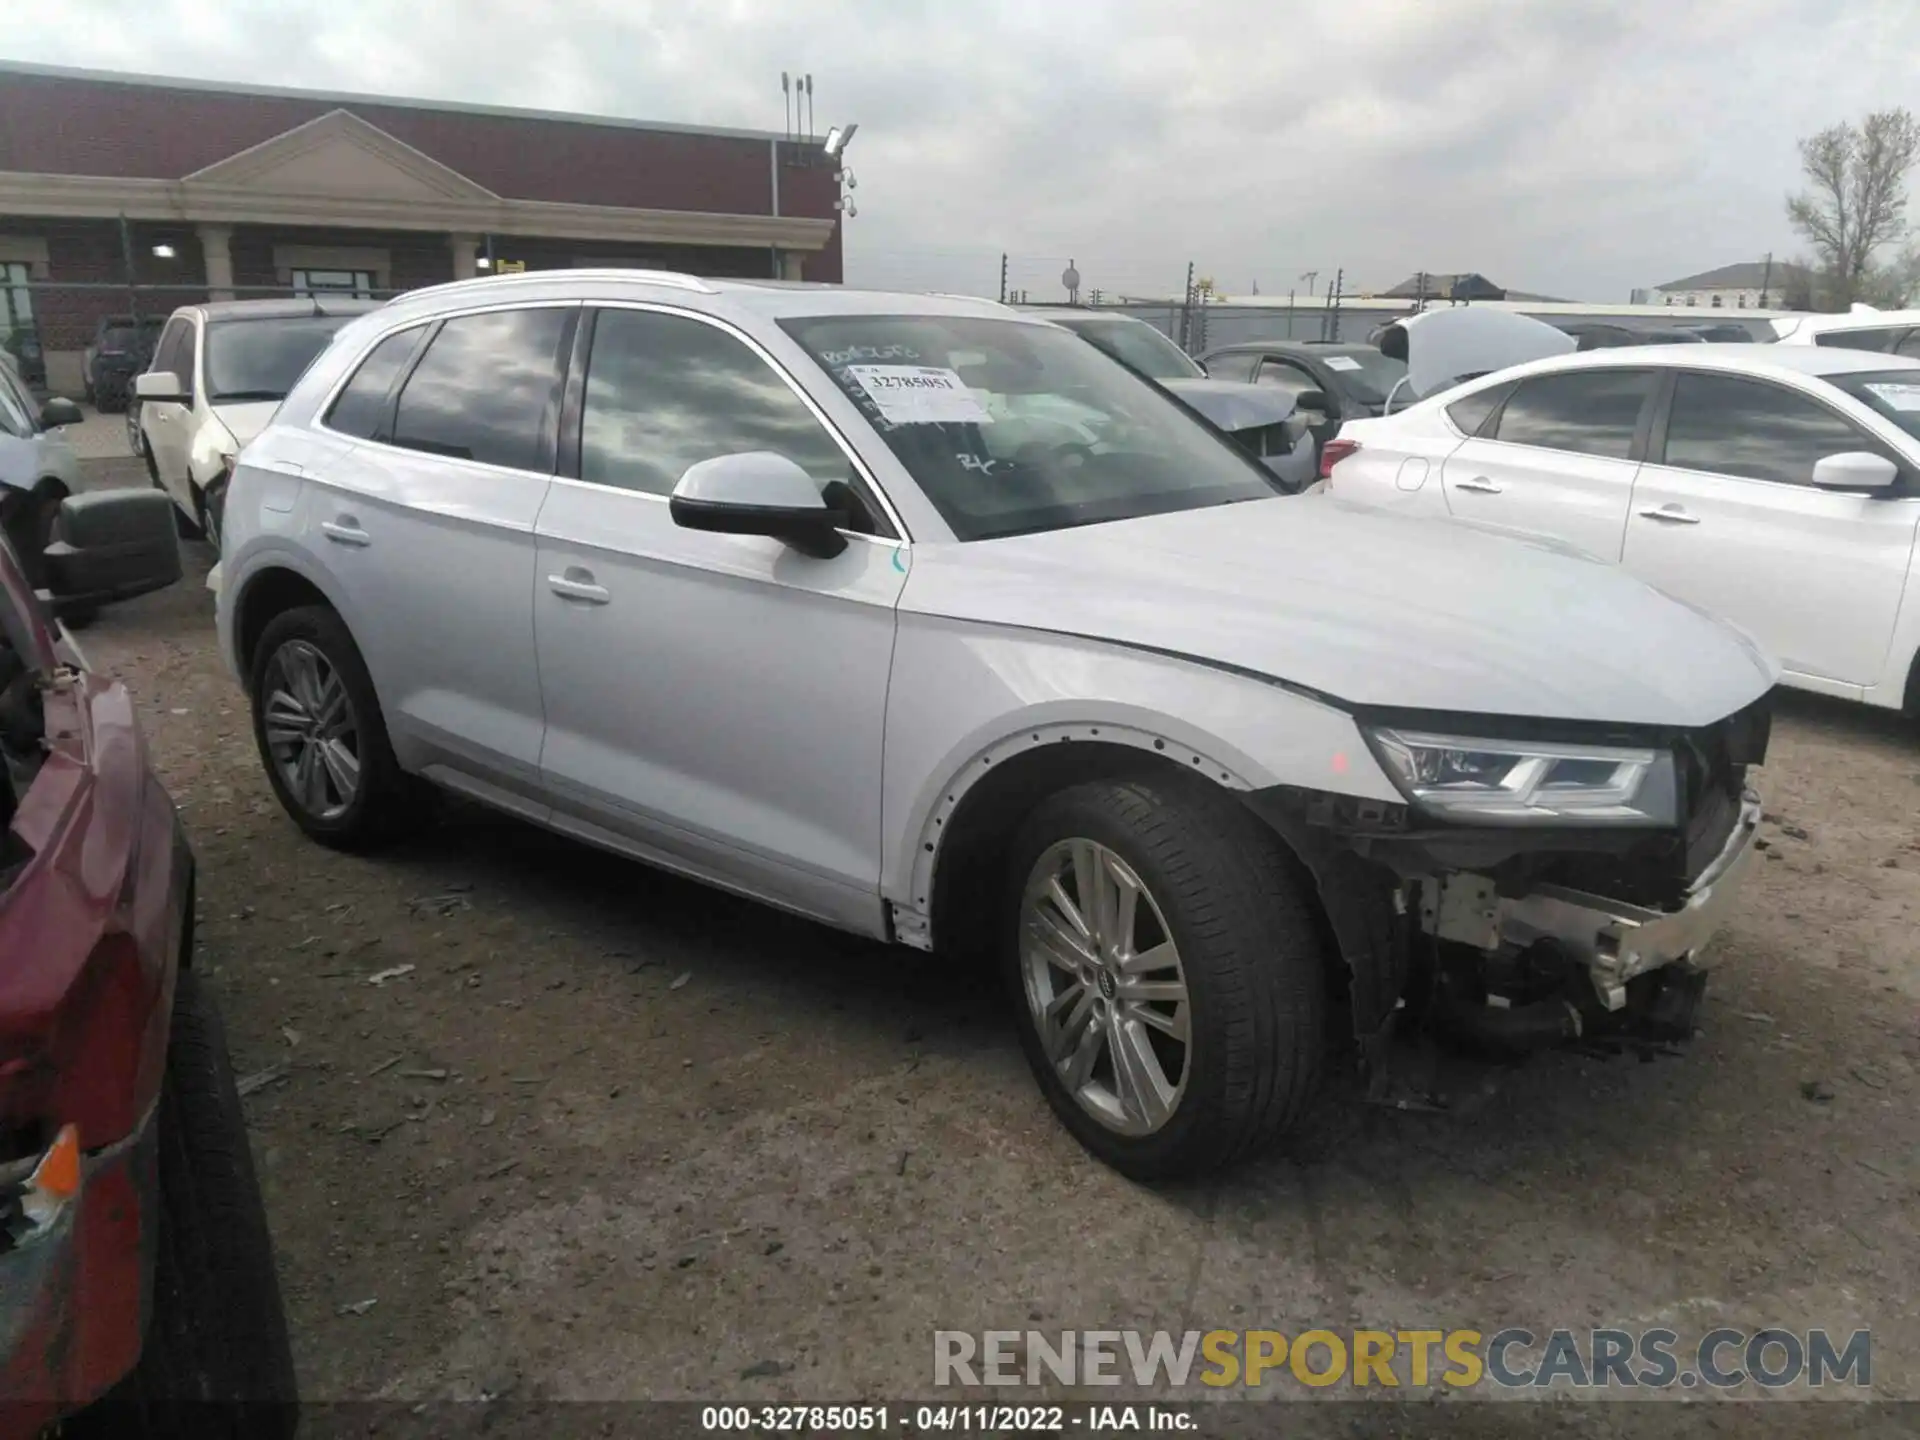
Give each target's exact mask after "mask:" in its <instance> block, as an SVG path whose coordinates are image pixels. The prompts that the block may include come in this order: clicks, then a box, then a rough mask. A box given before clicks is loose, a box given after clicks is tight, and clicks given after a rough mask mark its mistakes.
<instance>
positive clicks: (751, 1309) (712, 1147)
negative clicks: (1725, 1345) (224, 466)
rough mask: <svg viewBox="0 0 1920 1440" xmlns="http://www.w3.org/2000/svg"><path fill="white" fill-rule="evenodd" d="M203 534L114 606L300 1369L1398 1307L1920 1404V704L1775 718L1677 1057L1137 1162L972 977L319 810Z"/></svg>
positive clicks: (701, 1383)
mask: <svg viewBox="0 0 1920 1440" xmlns="http://www.w3.org/2000/svg"><path fill="white" fill-rule="evenodd" d="M93 463H94V464H95V465H96V468H97V469H98V470H99V471H100V475H99V476H98V477H97V478H98V479H100V480H102V481H105V480H107V479H109V478H111V479H116V480H117V479H125V478H126V477H127V474H128V469H127V465H126V462H119V463H118V464H115V463H112V462H93ZM190 548H191V549H192V551H193V570H194V573H193V574H192V575H191V576H190V577H189V580H188V582H187V583H185V584H183V585H181V586H178V587H175V588H174V589H173V590H171V591H169V592H166V593H163V594H160V595H156V596H152V597H148V598H147V599H145V600H142V601H138V602H134V603H131V604H128V605H126V606H123V607H120V608H118V609H116V610H113V611H111V612H109V613H108V614H107V615H105V616H104V617H102V619H101V620H100V621H99V622H98V623H97V625H96V626H95V627H94V628H93V629H91V630H89V631H87V632H86V633H85V634H84V636H83V637H82V638H83V642H84V644H85V647H86V649H87V651H88V653H89V654H90V656H91V658H92V660H93V662H94V663H95V664H96V665H97V666H99V667H102V668H105V669H109V670H112V671H114V672H117V673H119V674H120V675H122V676H123V677H124V678H125V679H126V681H127V683H128V684H129V686H130V687H131V689H132V690H133V692H134V694H135V696H136V698H137V701H138V703H139V708H140V714H141V719H142V722H143V724H144V725H145V727H146V733H147V736H148V739H149V741H150V744H151V746H152V749H153V753H154V756H155V758H156V761H157V764H158V767H159V770H160V773H161V774H162V776H163V777H164V778H165V780H166V783H167V784H168V786H169V787H170V788H171V789H172V791H173V794H174V795H175V797H176V798H177V800H178V801H179V804H180V806H181V809H182V812H183V813H184V815H185V819H186V824H187V827H188V829H189V831H190V832H191V834H192V837H193V841H194V844H195V846H196V848H197V850H198V854H199V858H200V866H201V870H200V876H201V879H200V935H199V954H198V960H197V963H198V964H199V965H200V966H201V967H203V970H204V973H206V974H208V975H209V976H210V977H211V978H212V981H213V984H214V987H215V989H216V992H217V994H218V996H219V998H220V1000H221V1003H222V1004H223V1006H224V1009H225V1012H226V1015H227V1018H228V1023H229V1026H230V1028H231V1032H232V1043H233V1048H234V1052H235V1058H236V1064H237V1066H238V1068H239V1071H240V1073H241V1074H242V1075H243V1076H247V1077H251V1081H252V1082H253V1083H256V1084H258V1085H259V1088H257V1089H254V1090H253V1091H252V1093H251V1095H250V1098H249V1100H248V1102H247V1103H248V1107H249V1118H250V1121H251V1124H252V1127H253V1143H254V1147H255V1152H256V1156H257V1158H258V1161H259V1165H260V1170H261V1173H262V1176H263V1181H264V1185H265V1188H266V1195H267V1203H268V1207H269V1211H270V1214H271V1218H272V1223H273V1231H274V1236H275V1239H276V1243H277V1246H278V1253H279V1260H280V1265H281V1268H282V1275H283V1283H284V1286H285V1291H286V1298H287V1303H288V1307H289V1310H290V1312H291V1316H292V1321H293V1327H294V1335H295V1344H296V1349H297V1353H298V1359H299V1366H300V1372H301V1379H302V1383H303V1389H304V1392H305V1394H306V1396H307V1397H308V1398H309V1399H313V1400H329V1399H346V1398H373V1397H385V1398H391V1399H408V1400H414V1399H419V1400H426V1399H438V1398H472V1397H479V1396H507V1397H512V1398H516V1399H535V1398H564V1399H582V1400H586V1399H592V1400H617V1399H627V1398H643V1397H644V1398H678V1399H704V1400H708V1401H711V1400H715V1399H745V1400H751V1401H755V1402H758V1401H771V1400H778V1399H783V1398H801V1399H809V1400H821V1401H852V1400H856V1399H867V1400H873V1399H878V1398H883V1397H914V1396H918V1397H922V1398H924V1397H926V1396H928V1395H929V1394H931V1393H932V1391H933V1386H932V1384H931V1381H932V1340H931V1336H932V1332H933V1331H934V1330H935V1329H936V1328H947V1329H963V1330H981V1329H987V1328H1011V1329H1026V1328H1042V1329H1048V1330H1053V1329H1062V1328H1069V1327H1072V1328H1108V1329H1124V1328H1130V1327H1141V1328H1145V1329H1157V1328H1168V1329H1172V1330H1176V1331H1179V1330H1185V1329H1189V1328H1199V1329H1207V1328H1215V1327H1220V1328H1234V1329H1238V1328H1249V1327H1255V1326H1268V1327H1272V1328H1276V1329H1279V1330H1282V1331H1286V1332H1288V1333H1297V1332H1299V1331H1300V1330H1303V1329H1306V1328H1310V1327H1313V1326H1327V1327H1331V1328H1335V1329H1341V1328H1350V1327H1354V1326H1376V1325H1377V1326H1381V1327H1384V1328H1395V1327H1399V1328H1411V1327H1416V1326H1431V1327H1433V1328H1447V1327H1453V1326H1463V1325H1464V1326H1471V1327H1473V1328H1476V1329H1479V1330H1482V1331H1483V1332H1487V1333H1491V1332H1492V1331H1494V1330H1496V1329H1499V1328H1501V1327H1503V1326H1506V1325H1525V1326H1528V1327H1530V1328H1532V1329H1534V1330H1536V1331H1538V1332H1544V1331H1546V1330H1548V1329H1551V1328H1552V1327H1554V1326H1562V1325H1564V1326H1576V1327H1583V1328H1584V1327H1587V1326H1592V1325H1617V1326H1622V1327H1626V1328H1630V1329H1636V1330H1637V1329H1642V1328H1645V1327H1648V1326H1652V1325H1670V1326H1671V1327H1672V1328H1674V1329H1676V1330H1678V1331H1680V1332H1681V1334H1682V1336H1683V1337H1693V1336H1697V1335H1698V1334H1699V1333H1700V1332H1701V1331H1703V1330H1705V1329H1708V1328H1711V1327H1713V1326H1715V1325H1727V1326H1733V1327H1739V1328H1744V1329H1758V1328H1761V1327H1764V1326H1782V1327H1786V1328H1790V1329H1805V1328H1807V1327H1810V1326H1825V1327H1827V1328H1829V1329H1830V1330H1834V1331H1838V1332H1848V1331H1851V1330H1853V1329H1854V1328H1856V1327H1868V1326H1870V1327H1871V1328H1872V1330H1873V1381H1874V1391H1875V1393H1876V1394H1878V1395H1880V1396H1899V1397H1906V1398H1920V1314H1917V1313H1916V1308H1915V1306H1916V1301H1915V1296H1916V1292H1920V1244H1917V1243H1916V1217H1917V1216H1920V1204H1916V1191H1917V1188H1920V1145H1917V1144H1916V1142H1917V1141H1920V1116H1916V1110H1915V1098H1916V1094H1917V1093H1920V1004H1917V1003H1916V1002H1917V1001H1920V946H1917V945H1916V940H1915V908H1916V905H1917V904H1920V837H1917V834H1916V830H1915V827H1914V825H1913V816H1914V813H1915V810H1916V803H1917V802H1920V729H1916V728H1914V727H1912V726H1909V725H1907V724H1905V723H1904V722H1902V721H1900V720H1898V719H1895V718H1891V717H1883V716H1879V715H1876V714H1872V713H1869V712H1867V711H1865V710H1863V709H1860V708H1857V707H1848V706H1843V705H1839V704H1827V703H1819V702H1815V701H1813V700H1810V699H1805V698H1801V697H1789V698H1788V699H1787V700H1786V701H1785V703H1784V706H1783V713H1782V714H1781V716H1780V718H1779V720H1778V722H1777V724H1776V729H1775V736H1774V746H1773V752H1772V756H1771V760H1770V763H1769V764H1768V765H1767V767H1766V768H1765V771H1764V772H1763V773H1762V775H1761V777H1760V783H1761V784H1762V786H1763V788H1764V790H1765V792H1766V794H1767V797H1768V805H1769V811H1770V814H1771V816H1772V817H1773V818H1772V820H1771V821H1770V823H1769V824H1768V826H1767V832H1768V839H1769V841H1770V847H1769V849H1768V852H1767V857H1766V862H1765V863H1764V864H1763V865H1761V866H1760V867H1759V868H1758V871H1757V878H1756V880H1755V881H1754V883H1753V884H1752V886H1751V888H1750V891H1749V895H1748V902H1747V904H1746V905H1745V907H1744V909H1743V910H1742V912H1741V913H1740V914H1739V915H1738V916H1737V917H1736V918H1735V919H1734V921H1733V922H1732V924H1731V926H1730V928H1729V929H1728V930H1727V931H1726V932H1725V933H1724V934H1723V936H1722V937H1721V939H1720V940H1719V942H1718V949H1719V955H1720V966H1721V968H1720V970H1719V971H1718V973H1717V974H1716V976H1715V978H1714V980H1713V982H1712V985H1711V986H1710V988H1709V992H1708V997H1707V1005H1706V1008H1705V1011H1704V1017H1703V1022H1702V1023H1703V1027H1704V1031H1703V1033H1702V1034H1701V1035H1700V1037H1699V1038H1698V1039H1697V1041H1696V1042H1695V1044H1694V1045H1693V1047H1692V1049H1691V1051H1690V1053H1688V1054H1687V1055H1686V1056H1685V1057H1684V1058H1681V1059H1672V1060H1660V1061H1655V1062H1652V1063H1637V1062H1634V1061H1630V1060H1619V1059H1615V1060H1606V1059H1589V1058H1583V1057H1579V1056H1573V1055H1560V1054H1556V1055H1552V1056H1548V1057H1545V1058H1542V1059H1540V1060H1537V1061H1535V1062H1534V1063H1532V1064H1531V1065H1529V1066H1528V1067H1526V1068H1525V1069H1524V1070H1522V1071H1519V1072H1515V1073H1513V1074H1510V1075H1509V1076H1507V1077H1506V1079H1505V1082H1504V1083H1503V1084H1502V1085H1501V1087H1500V1088H1499V1090H1498V1091H1497V1093H1496V1094H1495V1095H1494V1096H1493V1097H1492V1098H1491V1099H1490V1100H1489V1101H1487V1102H1486V1103H1485V1104H1484V1105H1483V1106H1481V1107H1480V1108H1478V1109H1477V1110H1474V1111H1472V1112H1471V1113H1466V1114H1455V1115H1433V1114H1411V1113H1401V1112H1396V1111H1390V1110H1384V1109H1380V1108H1375V1107H1370V1106H1367V1105H1365V1104H1363V1103H1362V1102H1361V1101H1359V1100H1358V1099H1357V1098H1355V1097H1354V1096H1352V1095H1351V1094H1349V1093H1346V1092H1342V1091H1340V1090H1338V1089H1336V1090H1335V1092H1334V1093H1333V1094H1331V1095H1329V1096H1328V1097H1327V1098H1326V1099H1325V1101H1324V1102H1323V1103H1322V1104H1321V1105H1320V1106H1319V1108H1318V1110H1317V1112H1316V1113H1315V1114H1314V1115H1313V1116H1312V1118H1311V1120H1310V1121H1309V1123H1308V1124H1307V1126H1306V1127H1305V1129H1304V1131H1303V1132H1302V1133H1300V1134H1299V1135H1298V1137H1297V1138H1296V1139H1295V1140H1294V1141H1293V1142H1292V1143H1291V1144H1290V1145H1289V1147H1288V1149H1287V1150H1286V1152H1285V1153H1283V1154H1281V1155H1277V1156H1275V1157H1273V1158H1271V1159H1269V1160H1267V1161H1265V1162H1263V1163H1260V1164H1257V1165H1255V1166H1253V1167H1251V1168H1248V1169H1244V1170H1241V1171H1239V1172H1237V1173H1235V1174H1233V1175H1231V1176H1229V1177H1228V1178H1225V1179H1223V1180H1219V1181H1217V1182H1214V1183H1210V1184H1207V1185H1202V1186H1192V1187H1186V1188H1173V1189H1160V1190H1151V1189H1146V1188H1142V1187H1139V1186H1136V1185H1133V1184H1130V1183H1129V1182H1127V1181H1125V1180H1122V1179H1121V1178H1120V1177H1119V1176H1117V1175H1115V1174H1113V1173H1112V1172H1110V1171H1108V1170H1105V1169H1103V1168H1101V1167H1100V1166H1099V1165H1097V1164H1095V1163H1093V1162H1092V1161H1090V1160H1089V1159H1088V1158H1087V1157H1086V1156H1085V1155H1084V1154H1083V1153H1082V1152H1081V1151H1079V1150H1078V1149H1077V1148H1076V1147H1075V1146H1074V1144H1073V1143H1072V1142H1071V1141H1070V1140H1069V1139H1068V1138H1067V1136H1066V1135H1065V1133H1064V1132H1063V1131H1062V1130H1061V1128H1060V1127H1059V1126H1058V1125H1057V1124H1055V1123H1054V1121H1053V1120H1052V1118H1051V1117H1050V1116H1049V1114H1048V1113H1047V1111H1046V1110H1045V1107H1044V1105H1043V1103H1042V1102H1041V1100H1040V1098H1039V1094H1038V1091H1037V1090H1036V1088H1035V1087H1034V1085H1033V1083H1032V1081H1031V1080H1030V1078H1029V1077H1028V1075H1027V1074H1026V1072H1025V1069H1024V1065H1023V1063H1022V1060H1021V1057H1020V1055H1019V1052H1018V1049H1017V1046H1016V1044H1015V1041H1014V1039H1013V1035H1012V1031H1011V1028H1010V1026H1009V1025H1008V1023H1007V1022H1006V1017H1005V1015H1004V1013H1003V1012H1002V1010H1001V1007H1000V1005H999V1002H998V999H997V997H996V996H995V995H994V994H993V993H992V992H991V990H990V989H987V988H983V987H982V985H981V984H980V983H979V980H978V978H977V977H974V976H970V975H967V974H960V973H955V971H953V970H952V969H951V968H950V967H948V966H946V965H944V964H942V963H941V962H939V961H937V960H933V959H930V958H928V957H925V956H922V955H919V954H916V953H913V952H908V951H904V950H888V949H886V948H883V947H880V946H877V945H871V944H865V943H860V942H857V941H853V940H849V939H846V938H844V937H842V936H840V935H837V934H835V933H833V932H830V931H827V930H824V929H821V928H818V927H816V926H813V925H811V924H808V923H806V922H803V921H799V920H795V919H790V918H787V917H785V916H782V915H779V914H776V913H774V912H771V911H768V910H764V909H761V908H758V907H756V906H753V905H751V904H747V903H744V902H741V901H737V900H733V899H730V898H727V897H724V896H721V895H718V894H715V893H712V892H709V891H706V890H703V889H701V888H699V887H696V886H694V885H691V884H687V883H684V882H681V881H679V880H676V879H672V878H670V877H667V876H665V875H662V874H658V873H655V872H653V871H650V870H647V869H644V868H642V867H640V866H637V865H634V864H630V863H627V862H625V861H621V860H617V859H613V858H610V857H607V856H604V855H601V854H598V853H596V852H593V851H590V850H587V849H583V848H580V847H577V846H575V845H572V844H569V843H566V842H563V841H560V840H558V839H555V838H552V837H549V836H547V835H545V834H543V833H541V832H538V831H535V830H532V829H529V828H527V827H525V826H522V825H520V824H517V823H514V822H510V821H506V820H502V819H496V818H491V817H488V816H485V815H479V814H475V813H472V812H461V813H459V814H457V815H456V817H455V818H454V819H453V820H451V821H450V822H449V823H447V824H444V825H442V826H440V827H439V828H437V829H435V830H434V831H433V832H432V833H431V834H429V835H428V836H427V837H426V838H424V839H422V840H420V841H418V842H417V843H414V844H412V845H411V846H410V847H409V848H406V849H404V850H401V851H398V852H396V853H392V854H387V855H382V856H380V857H378V858H373V859H359V858H350V857H346V856H342V855H337V854H333V853H331V852H329V851H327V850H324V849H322V848H320V847H318V846H316V845H314V844H312V843H310V842H308V841H306V840H304V839H303V838H302V837H301V836H300V835H299V833H298V832H297V831H296V830H295V829H294V827H293V826H292V824H291V823H289V822H288V821H287V820H286V819H285V818H284V817H283V815H282V814H281V812H280V810H279V809H278V807H277V806H276V804H275V802H274V801H273V799H272V796H271V794H270V792H269V790H268V787H267V785H266V782H265V780H264V778H263V776H262V774H261V770H260V765H259V762H258V760H257V758H256V756H255V753H254V748H253V742H252V739H251V735H250V731H249V722H248V718H247V713H246V708H245V705H244V702H243V699H242V696H241V694H240V692H239V690H238V689H237V688H236V687H235V686H234V684H233V683H232V682H231V681H230V680H229V678H228V677H227V675H226V674H225V673H224V671H223V670H222V668H221V665H220V662H219V660H218V657H217V655H216V653H215V648H214V643H213V623H212V616H213V600H212V596H211V595H210V593H209V592H207V591H206V590H205V589H204V588H203V586H202V585H201V583H200V576H201V573H202V572H204V568H205V565H206V563H207V557H206V555H205V552H204V550H203V549H202V547H198V546H195V547H190ZM262 1080H264V1083H260V1082H261V1081H262ZM1283 1383H1285V1385H1286V1386H1287V1387H1288V1389H1289V1391H1290V1392H1291V1393H1292V1394H1294V1395H1297V1394H1298V1393H1299V1391H1298V1389H1297V1387H1293V1386H1292V1385H1291V1382H1290V1381H1289V1382H1283ZM1327 1393H1329V1394H1333V1395H1338V1396H1344V1397H1348V1398H1350V1397H1351V1394H1352V1392H1351V1391H1347V1390H1344V1389H1342V1390H1339V1391H1335V1392H1327ZM999 1398H1002V1399H1005V1398H1008V1397H1007V1396H1006V1395H1004V1394H1003V1395H1001V1396H1000V1397H999ZM1476 1403H1477V1402H1476V1401H1471V1400H1468V1401H1463V1400H1462V1399H1461V1397H1459V1396H1454V1397H1451V1398H1450V1399H1449V1400H1448V1401H1447V1403H1446V1404H1445V1405H1444V1406H1436V1407H1435V1408H1436V1409H1445V1410H1449V1411H1457V1410H1459V1409H1460V1407H1461V1406H1462V1405H1463V1404H1469V1405H1471V1404H1476ZM1345 1408H1347V1407H1343V1409H1345ZM1598 1408H1605V1409H1607V1410H1610V1411H1612V1412H1615V1413H1618V1412H1622V1411H1624V1410H1627V1409H1630V1408H1638V1407H1628V1406H1619V1405H1616V1406H1610V1407H1598ZM1800 1408H1802V1409H1805V1408H1806V1407H1800ZM1820 1408H1821V1409H1827V1408H1828V1407H1824V1406H1823V1407H1820ZM1667 1413H1669V1414H1672V1413H1673V1412H1671V1411H1669V1412H1667ZM1831 1413H1832V1412H1831V1411H1829V1414H1831ZM1356 1425H1357V1422H1356ZM1342 1433H1345V1432H1342ZM1461 1433H1466V1432H1461ZM1729 1433H1732V1432H1729Z"/></svg>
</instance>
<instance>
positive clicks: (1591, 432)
mask: <svg viewBox="0 0 1920 1440" xmlns="http://www.w3.org/2000/svg"><path fill="white" fill-rule="evenodd" d="M1653 391H1654V373H1653V372H1652V371H1651V370H1576V371H1573V372H1571V373H1567V374H1561V375H1542V376H1539V377H1538V378H1537V379H1533V380H1523V381H1521V382H1520V384H1519V386H1518V387H1517V388H1516V389H1515V390H1514V392H1513V398H1512V399H1511V400H1509V401H1507V405H1506V408H1505V409H1504V410H1502V411H1501V412H1500V421H1499V424H1498V425H1497V426H1496V427H1495V430H1494V435H1495V437H1496V438H1498V439H1500V440H1504V441H1506V442H1507V443H1508V444H1510V445H1537V446H1539V447H1541V448H1542V449H1546V450H1570V451H1572V452H1574V453H1575V454H1579V455H1599V456H1603V457H1606V458H1608V459H1613V460H1625V459H1626V458H1627V457H1628V456H1629V455H1631V454H1632V453H1633V434H1634V431H1635V429H1636V428H1637V427H1638V426H1639V424H1640V411H1641V409H1642V407H1644V406H1645V404H1646V402H1647V401H1648V400H1649V399H1651V398H1652V396H1653Z"/></svg>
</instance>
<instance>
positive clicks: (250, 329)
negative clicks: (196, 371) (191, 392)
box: [206, 315, 354, 405]
mask: <svg viewBox="0 0 1920 1440" xmlns="http://www.w3.org/2000/svg"><path fill="white" fill-rule="evenodd" d="M353 318H354V317H353V316H351V315H290V316H287V317H286V318H284V319H277V320H225V321H220V322H218V323H216V324H213V325H209V326H208V327H207V361H206V364H207V399H208V401H209V402H211V403H213V404H215V405H217V404H219V403H220V402H221V401H223V400H224V401H227V402H229V403H234V402H238V401H242V400H284V399H286V398H287V392H288V391H289V390H291V389H293V382H294V381H296V380H298V379H299V378H300V372H301V371H303V370H305V369H306V368H307V366H308V365H309V364H311V363H312V361H313V357H314V356H316V355H318V354H319V353H320V352H321V351H322V350H324V349H326V348H327V342H328V341H329V340H331V339H332V338H333V334H334V332H335V331H336V330H338V329H339V328H340V327H341V326H342V325H345V324H346V323H347V322H348V321H349V320H351V319H353Z"/></svg>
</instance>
